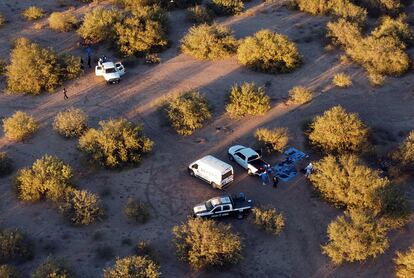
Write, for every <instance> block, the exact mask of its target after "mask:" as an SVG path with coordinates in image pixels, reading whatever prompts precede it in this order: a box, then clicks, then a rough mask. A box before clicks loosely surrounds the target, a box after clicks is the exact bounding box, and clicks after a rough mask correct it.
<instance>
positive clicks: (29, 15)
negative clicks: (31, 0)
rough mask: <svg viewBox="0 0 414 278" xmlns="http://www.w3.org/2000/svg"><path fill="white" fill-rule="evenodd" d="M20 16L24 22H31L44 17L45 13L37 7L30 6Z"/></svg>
mask: <svg viewBox="0 0 414 278" xmlns="http://www.w3.org/2000/svg"><path fill="white" fill-rule="evenodd" d="M22 15H23V17H24V18H25V19H26V20H29V21H31V20H36V19H39V18H42V17H44V16H45V12H44V11H43V9H41V8H39V7H36V6H30V7H28V8H27V9H25V10H24V11H23V13H22Z"/></svg>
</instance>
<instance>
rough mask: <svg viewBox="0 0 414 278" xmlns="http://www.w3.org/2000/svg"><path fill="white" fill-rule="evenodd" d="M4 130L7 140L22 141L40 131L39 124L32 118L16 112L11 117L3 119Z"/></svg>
mask: <svg viewBox="0 0 414 278" xmlns="http://www.w3.org/2000/svg"><path fill="white" fill-rule="evenodd" d="M3 130H4V135H5V136H6V138H8V139H10V140H13V141H22V140H24V139H26V138H28V137H30V136H32V135H33V134H34V133H35V132H36V131H37V130H38V124H37V122H36V120H35V119H34V118H33V117H32V116H30V115H28V114H26V113H24V112H22V111H16V112H15V113H14V114H13V115H12V116H11V117H9V118H5V119H3Z"/></svg>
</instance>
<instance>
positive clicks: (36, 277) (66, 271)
mask: <svg viewBox="0 0 414 278" xmlns="http://www.w3.org/2000/svg"><path fill="white" fill-rule="evenodd" d="M46 277H47V278H49V277H50V278H52V277H56V278H74V277H76V276H75V274H74V273H73V271H72V270H71V269H70V268H69V266H67V265H66V263H65V262H64V261H63V260H62V259H52V258H47V259H46V261H44V262H43V263H41V264H40V265H39V266H38V267H37V268H36V270H35V271H34V272H33V274H32V278H46Z"/></svg>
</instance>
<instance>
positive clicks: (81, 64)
mask: <svg viewBox="0 0 414 278" xmlns="http://www.w3.org/2000/svg"><path fill="white" fill-rule="evenodd" d="M80 69H81V70H84V69H85V67H84V66H83V59H82V58H81V59H80Z"/></svg>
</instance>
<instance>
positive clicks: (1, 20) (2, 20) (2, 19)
mask: <svg viewBox="0 0 414 278" xmlns="http://www.w3.org/2000/svg"><path fill="white" fill-rule="evenodd" d="M4 24H6V18H5V17H4V15H2V14H1V13H0V27H2V26H3V25H4Z"/></svg>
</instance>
